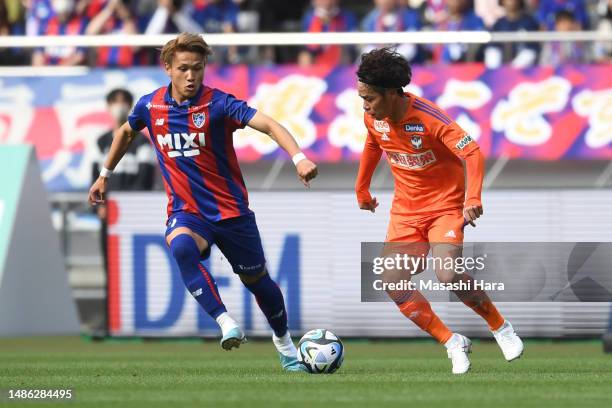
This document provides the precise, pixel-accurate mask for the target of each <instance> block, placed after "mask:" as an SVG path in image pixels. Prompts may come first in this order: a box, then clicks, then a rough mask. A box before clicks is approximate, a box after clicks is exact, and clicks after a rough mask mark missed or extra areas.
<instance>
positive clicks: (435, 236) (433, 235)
mask: <svg viewBox="0 0 612 408" xmlns="http://www.w3.org/2000/svg"><path fill="white" fill-rule="evenodd" d="M464 226H465V219H464V218H463V213H462V212H461V210H459V209H458V210H452V211H447V212H443V213H440V214H438V215H435V216H432V217H431V218H430V221H429V223H428V225H427V232H426V234H427V239H428V241H429V242H430V243H431V244H432V245H433V244H453V245H463V228H464Z"/></svg>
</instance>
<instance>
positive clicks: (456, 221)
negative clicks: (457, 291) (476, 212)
mask: <svg viewBox="0 0 612 408" xmlns="http://www.w3.org/2000/svg"><path fill="white" fill-rule="evenodd" d="M464 226H465V219H464V218H463V213H462V212H461V210H459V209H457V210H452V211H447V212H444V213H441V214H439V215H438V216H436V217H435V218H433V219H432V220H431V222H430V224H429V227H428V230H427V235H428V238H429V242H430V243H431V253H432V258H433V260H434V270H435V272H436V276H437V277H438V280H439V281H440V282H445V283H448V282H452V281H453V280H454V279H455V270H454V265H455V264H456V259H457V258H459V257H461V255H462V250H463V228H464Z"/></svg>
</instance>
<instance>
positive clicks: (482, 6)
mask: <svg viewBox="0 0 612 408" xmlns="http://www.w3.org/2000/svg"><path fill="white" fill-rule="evenodd" d="M500 3H501V2H500V1H499V0H474V12H475V13H476V15H477V16H478V17H480V18H481V19H482V21H483V23H484V25H485V26H487V27H492V26H493V24H495V22H496V21H497V20H499V19H500V18H501V17H503V16H504V9H503V8H502V6H501V5H500Z"/></svg>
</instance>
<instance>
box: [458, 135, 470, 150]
mask: <svg viewBox="0 0 612 408" xmlns="http://www.w3.org/2000/svg"><path fill="white" fill-rule="evenodd" d="M473 141H474V139H472V136H470V135H465V136H463V138H461V140H460V141H459V142H458V143H457V144H456V145H455V147H456V148H457V149H459V150H463V148H464V147H465V146H467V145H469V144H470V143H472V142H473Z"/></svg>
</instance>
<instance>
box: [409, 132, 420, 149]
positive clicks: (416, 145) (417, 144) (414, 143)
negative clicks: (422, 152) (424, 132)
mask: <svg viewBox="0 0 612 408" xmlns="http://www.w3.org/2000/svg"><path fill="white" fill-rule="evenodd" d="M410 143H412V147H414V148H415V149H420V148H421V147H423V139H422V138H421V136H417V135H413V136H412V137H411V138H410Z"/></svg>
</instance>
